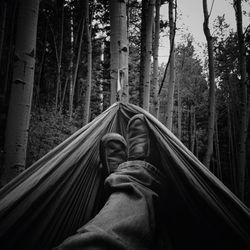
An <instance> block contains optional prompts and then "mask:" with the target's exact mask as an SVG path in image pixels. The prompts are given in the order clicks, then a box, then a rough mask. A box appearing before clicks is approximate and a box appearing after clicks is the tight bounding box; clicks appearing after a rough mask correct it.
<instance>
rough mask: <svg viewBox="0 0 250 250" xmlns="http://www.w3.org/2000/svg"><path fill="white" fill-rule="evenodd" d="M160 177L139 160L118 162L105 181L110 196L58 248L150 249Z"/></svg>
mask: <svg viewBox="0 0 250 250" xmlns="http://www.w3.org/2000/svg"><path fill="white" fill-rule="evenodd" d="M161 183H163V177H162V176H161V174H160V173H159V172H158V171H157V169H155V168H154V167H153V166H152V165H150V164H148V163H146V162H143V161H129V162H125V163H123V164H121V165H120V166H119V168H118V169H117V170H116V171H115V172H114V173H113V174H111V175H110V176H109V177H108V178H107V179H106V182H105V185H106V188H107V191H108V192H109V193H110V197H109V199H108V201H107V202H106V204H105V205H104V207H103V208H102V210H101V211H100V212H99V213H98V214H97V215H96V216H95V217H94V218H93V219H92V220H91V221H90V222H88V223H87V224H86V225H85V226H83V227H82V228H80V229H79V230H78V234H76V235H74V236H72V237H70V238H68V239H67V240H66V241H65V242H64V243H63V244H62V245H61V246H59V247H58V249H154V247H153V246H154V244H155V213H156V212H155V210H156V209H157V202H159V193H160V192H161V190H162V184H161Z"/></svg>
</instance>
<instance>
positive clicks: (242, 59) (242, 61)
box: [234, 0, 248, 201]
mask: <svg viewBox="0 0 250 250" xmlns="http://www.w3.org/2000/svg"><path fill="white" fill-rule="evenodd" d="M234 8H235V16H236V23H237V35H238V48H239V54H238V60H239V69H240V76H241V79H240V89H241V98H240V115H241V117H240V138H239V141H240V142H239V144H240V145H239V151H240V152H239V172H238V186H239V189H238V191H239V192H238V195H239V197H240V199H241V200H242V201H244V192H245V175H246V141H247V125H248V124H247V117H248V114H247V91H248V90H247V74H246V47H245V42H244V34H243V29H242V9H241V0H234Z"/></svg>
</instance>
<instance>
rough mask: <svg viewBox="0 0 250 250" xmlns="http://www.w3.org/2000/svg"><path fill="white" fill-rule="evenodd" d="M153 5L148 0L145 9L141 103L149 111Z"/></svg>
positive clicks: (153, 1) (151, 1)
mask: <svg viewBox="0 0 250 250" xmlns="http://www.w3.org/2000/svg"><path fill="white" fill-rule="evenodd" d="M154 6H155V0H150V1H149V5H148V9H147V19H146V38H145V39H146V42H145V45H146V53H145V59H144V63H145V64H144V67H143V75H144V77H143V103H142V107H143V108H144V109H145V110H147V111H149V103H150V76H151V57H152V33H153V21H154Z"/></svg>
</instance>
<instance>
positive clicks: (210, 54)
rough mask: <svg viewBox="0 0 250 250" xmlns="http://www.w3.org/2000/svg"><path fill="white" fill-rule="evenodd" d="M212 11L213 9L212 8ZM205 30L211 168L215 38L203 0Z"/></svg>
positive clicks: (206, 163) (207, 156) (208, 153)
mask: <svg viewBox="0 0 250 250" xmlns="http://www.w3.org/2000/svg"><path fill="white" fill-rule="evenodd" d="M211 9H212V7H211ZM203 14H204V22H203V30H204V34H205V36H206V40H207V52H208V69H209V115H208V142H207V150H206V153H205V156H204V165H205V166H206V167H207V168H210V160H211V157H212V155H213V137H214V123H215V73H214V55H213V37H212V36H211V33H210V29H209V17H210V14H209V13H208V8H207V0H203Z"/></svg>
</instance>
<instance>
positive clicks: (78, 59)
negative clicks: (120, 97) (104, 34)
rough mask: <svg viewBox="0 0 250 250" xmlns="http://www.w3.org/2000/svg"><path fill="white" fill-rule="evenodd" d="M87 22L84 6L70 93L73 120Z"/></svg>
mask: <svg viewBox="0 0 250 250" xmlns="http://www.w3.org/2000/svg"><path fill="white" fill-rule="evenodd" d="M85 22H86V10H85V9H84V8H82V22H81V29H80V38H79V44H78V47H77V56H76V63H75V67H74V74H73V79H72V86H71V88H70V95H69V119H70V120H72V115H73V105H74V95H75V87H76V81H77V76H78V69H79V63H80V58H81V52H82V43H83V33H84V27H85Z"/></svg>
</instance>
